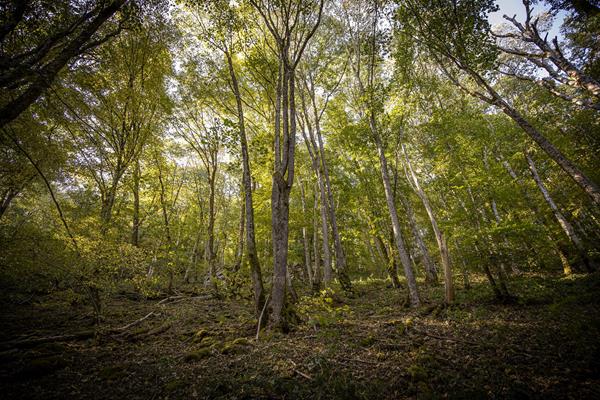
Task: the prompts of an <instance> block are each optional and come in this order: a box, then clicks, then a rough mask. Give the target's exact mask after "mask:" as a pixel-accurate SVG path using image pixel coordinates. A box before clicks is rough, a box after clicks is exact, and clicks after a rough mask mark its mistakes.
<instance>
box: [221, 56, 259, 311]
mask: <svg viewBox="0 0 600 400" xmlns="http://www.w3.org/2000/svg"><path fill="white" fill-rule="evenodd" d="M225 54H226V58H227V64H228V67H229V75H230V78H231V83H232V88H233V92H234V95H235V101H236V107H237V114H238V115H237V116H238V129H239V131H240V147H241V150H242V167H243V176H242V181H243V186H244V205H245V210H244V212H245V215H246V252H247V255H248V262H249V263H250V274H251V275H252V285H253V287H254V311H255V313H256V314H257V315H259V314H260V313H261V311H262V309H263V306H264V303H265V295H264V287H263V282H262V272H261V268H260V261H259V259H258V254H257V252H256V235H255V230H254V205H253V199H252V175H251V171H250V155H249V153H248V140H247V137H246V126H245V120H244V107H243V103H242V96H241V93H240V89H239V85H238V81H237V75H236V73H235V69H234V68H233V60H232V59H231V55H230V53H229V51H226V52H225Z"/></svg>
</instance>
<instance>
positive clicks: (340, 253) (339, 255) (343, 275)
mask: <svg viewBox="0 0 600 400" xmlns="http://www.w3.org/2000/svg"><path fill="white" fill-rule="evenodd" d="M311 95H312V96H313V98H312V100H313V101H312V103H313V112H314V118H315V133H316V136H317V144H318V146H317V147H318V153H319V157H318V158H319V160H320V161H321V168H322V172H323V173H322V177H321V179H322V180H324V182H323V183H324V189H325V193H326V194H327V201H328V207H327V209H328V211H329V221H330V223H331V232H332V235H333V243H334V248H335V266H336V270H337V275H338V279H339V281H340V285H341V286H342V289H343V290H344V291H346V292H351V291H352V282H351V281H350V278H349V277H348V273H347V271H346V267H347V266H346V254H345V253H344V248H343V247H342V241H341V239H340V234H339V231H338V226H337V218H336V216H335V202H334V200H333V191H332V190H331V181H330V179H329V168H328V166H327V161H326V159H325V149H324V146H323V137H322V134H321V123H320V120H319V117H318V115H317V114H318V113H317V109H316V103H315V100H314V93H312V94H311ZM323 178H324V179H323Z"/></svg>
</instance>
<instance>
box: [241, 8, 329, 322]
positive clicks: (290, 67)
mask: <svg viewBox="0 0 600 400" xmlns="http://www.w3.org/2000/svg"><path fill="white" fill-rule="evenodd" d="M250 3H251V4H252V5H253V6H254V7H255V8H256V10H257V11H258V12H259V13H260V15H261V17H262V19H263V22H264V24H265V26H266V27H267V29H268V31H269V32H270V34H271V36H272V38H273V40H274V42H275V49H274V51H275V53H276V55H277V58H278V62H279V72H278V78H277V89H276V95H275V98H276V102H275V137H274V146H273V148H274V152H275V154H274V155H275V157H274V158H275V162H274V171H273V188H272V195H271V213H272V237H273V262H274V265H273V287H272V289H271V304H270V306H271V318H270V325H271V326H272V327H273V328H282V329H287V326H286V325H287V321H285V317H284V314H283V311H284V307H285V302H286V276H287V273H286V271H287V258H288V232H289V198H290V191H291V189H292V185H293V183H294V152H295V147H296V115H297V113H296V68H297V67H298V63H300V60H301V58H302V54H303V53H304V49H305V48H306V45H307V44H308V42H309V40H310V39H311V38H312V36H313V35H314V34H315V32H316V30H317V28H318V27H319V24H320V22H321V15H322V13H323V6H324V3H325V1H324V0H301V1H291V0H284V1H270V0H250Z"/></svg>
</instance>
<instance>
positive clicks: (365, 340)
mask: <svg viewBox="0 0 600 400" xmlns="http://www.w3.org/2000/svg"><path fill="white" fill-rule="evenodd" d="M376 341H377V339H375V338H374V337H373V336H372V335H369V336H367V337H366V338H362V339H361V340H360V345H361V346H362V347H371V346H372V345H373V344H375V342H376Z"/></svg>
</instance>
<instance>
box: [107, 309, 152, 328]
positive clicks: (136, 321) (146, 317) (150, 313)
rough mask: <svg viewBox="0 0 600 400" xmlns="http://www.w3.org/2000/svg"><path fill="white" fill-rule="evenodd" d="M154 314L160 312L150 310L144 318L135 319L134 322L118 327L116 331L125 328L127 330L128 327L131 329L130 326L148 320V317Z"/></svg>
mask: <svg viewBox="0 0 600 400" xmlns="http://www.w3.org/2000/svg"><path fill="white" fill-rule="evenodd" d="M152 315H158V314H156V313H155V312H154V311H152V312H149V313H148V314H147V315H146V316H144V317H142V318H140V319H138V320H135V321H133V322H132V323H130V324H127V325H125V326H122V327H120V328H116V329H115V331H124V330H126V329H129V328H131V327H132V326H136V325H137V324H139V323H141V322H142V321H144V320H146V319H148V318H150V317H151V316H152Z"/></svg>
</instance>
